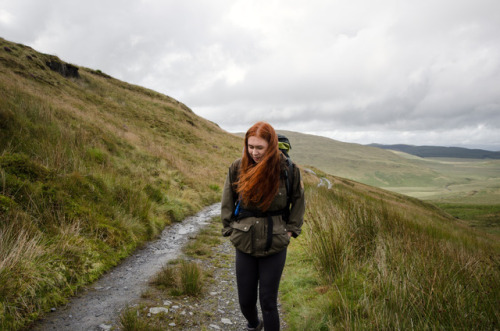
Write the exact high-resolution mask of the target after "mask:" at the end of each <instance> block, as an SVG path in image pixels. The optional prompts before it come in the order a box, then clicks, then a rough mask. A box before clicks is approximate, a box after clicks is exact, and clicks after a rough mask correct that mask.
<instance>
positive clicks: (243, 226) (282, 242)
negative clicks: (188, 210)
mask: <svg viewBox="0 0 500 331" xmlns="http://www.w3.org/2000/svg"><path fill="white" fill-rule="evenodd" d="M240 164H241V159H238V160H236V161H234V162H233V164H232V165H231V166H230V167H229V172H228V174H227V178H226V182H225V184H224V191H223V192H222V205H221V219H222V225H223V229H222V235H223V236H230V239H231V242H232V243H233V245H234V246H235V247H236V249H238V250H240V251H242V252H243V253H247V254H251V255H253V256H257V257H260V256H267V255H271V254H275V253H277V252H279V251H281V250H283V249H285V248H286V247H287V246H288V244H289V243H290V237H289V236H288V232H292V235H293V237H297V236H298V235H299V234H300V232H301V227H302V223H303V221H304V212H305V199H304V186H303V184H302V177H301V175H300V171H299V168H298V167H297V166H295V167H294V176H293V179H294V180H293V183H292V192H293V196H292V199H291V209H290V216H289V219H288V222H285V220H284V218H283V216H282V215H275V216H272V217H271V219H272V222H273V226H272V242H271V246H270V248H269V249H268V250H266V243H267V240H268V217H254V216H251V217H247V218H243V219H240V220H238V221H236V220H235V217H234V210H235V208H236V201H237V200H238V196H237V194H236V192H234V188H233V185H232V183H234V182H235V181H237V179H238V175H239V170H240ZM281 164H282V165H281V167H282V169H287V165H286V158H285V157H284V156H282V163H281ZM286 206H287V192H286V183H285V179H284V177H283V176H281V179H280V187H279V191H278V194H277V195H276V197H275V198H274V200H273V202H272V203H271V206H270V207H269V209H268V211H269V212H270V213H272V212H276V211H280V210H283V209H284V208H286ZM240 208H241V207H240ZM242 208H244V209H246V210H251V211H256V212H259V210H258V209H257V208H256V207H255V206H242Z"/></svg>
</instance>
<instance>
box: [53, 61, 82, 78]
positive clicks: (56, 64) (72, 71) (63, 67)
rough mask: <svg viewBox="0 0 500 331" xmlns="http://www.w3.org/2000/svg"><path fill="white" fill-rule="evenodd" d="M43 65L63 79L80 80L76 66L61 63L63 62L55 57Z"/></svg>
mask: <svg viewBox="0 0 500 331" xmlns="http://www.w3.org/2000/svg"><path fill="white" fill-rule="evenodd" d="M45 64H46V65H47V67H49V68H50V70H52V71H55V72H58V73H59V74H61V75H62V76H63V77H66V78H69V77H73V78H80V74H79V73H78V67H77V66H74V65H72V64H69V63H66V62H63V61H61V60H59V59H58V58H57V57H52V58H50V59H49V60H47V61H46V62H45Z"/></svg>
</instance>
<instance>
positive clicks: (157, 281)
mask: <svg viewBox="0 0 500 331" xmlns="http://www.w3.org/2000/svg"><path fill="white" fill-rule="evenodd" d="M151 284H153V285H155V286H158V287H160V288H163V289H166V290H168V291H169V293H170V294H171V295H176V296H179V295H191V296H197V295H199V294H201V292H202V290H203V271H202V269H201V267H200V265H199V264H198V263H196V262H188V261H182V262H181V263H180V264H173V265H167V266H164V267H163V268H162V270H161V271H160V272H158V273H157V274H156V275H155V276H154V278H153V279H152V281H151Z"/></svg>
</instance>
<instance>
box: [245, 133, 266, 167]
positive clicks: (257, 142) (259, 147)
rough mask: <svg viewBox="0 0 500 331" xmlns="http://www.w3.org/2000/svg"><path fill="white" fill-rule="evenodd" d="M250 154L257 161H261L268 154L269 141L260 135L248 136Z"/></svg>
mask: <svg viewBox="0 0 500 331" xmlns="http://www.w3.org/2000/svg"><path fill="white" fill-rule="evenodd" d="M247 145H248V154H250V156H251V157H252V159H253V160H254V161H255V163H259V162H260V161H262V159H263V158H264V155H265V154H266V151H267V147H268V146H269V144H268V142H267V141H266V140H264V139H262V138H260V137H256V136H251V137H248V143H247Z"/></svg>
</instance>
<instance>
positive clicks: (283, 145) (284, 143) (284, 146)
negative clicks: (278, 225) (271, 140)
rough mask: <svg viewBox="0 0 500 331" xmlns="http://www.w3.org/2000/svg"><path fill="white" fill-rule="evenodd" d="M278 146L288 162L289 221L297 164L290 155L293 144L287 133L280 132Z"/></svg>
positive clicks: (287, 215) (286, 178)
mask: <svg viewBox="0 0 500 331" xmlns="http://www.w3.org/2000/svg"><path fill="white" fill-rule="evenodd" d="M278 148H279V150H280V151H281V152H282V153H283V154H284V155H285V156H286V164H287V166H288V169H285V171H284V173H283V174H284V176H285V183H286V195H287V208H286V211H287V213H286V215H285V218H286V221H287V222H288V218H289V216H290V206H291V204H292V195H293V180H294V178H293V174H294V171H295V169H294V167H295V164H294V163H293V162H292V159H291V158H290V156H289V155H288V153H289V152H290V150H291V149H292V144H290V141H289V140H288V138H287V137H286V136H285V135H282V134H280V133H278Z"/></svg>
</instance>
